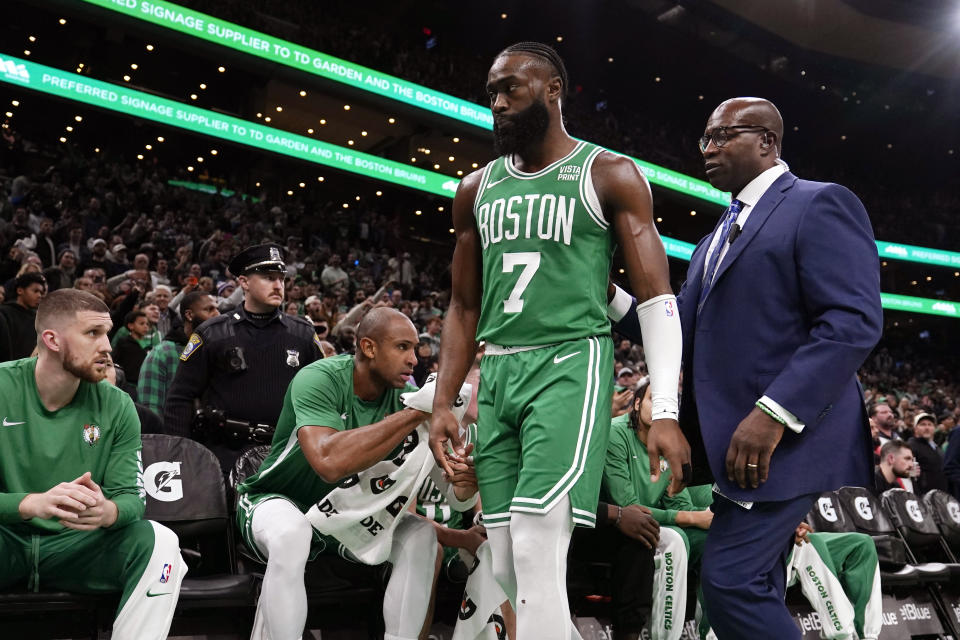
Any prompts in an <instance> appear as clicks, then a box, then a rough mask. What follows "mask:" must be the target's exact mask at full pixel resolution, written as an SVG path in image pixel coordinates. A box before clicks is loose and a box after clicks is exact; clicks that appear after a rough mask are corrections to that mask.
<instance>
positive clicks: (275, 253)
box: [270, 247, 280, 262]
mask: <svg viewBox="0 0 960 640" xmlns="http://www.w3.org/2000/svg"><path fill="white" fill-rule="evenodd" d="M270 259H271V260H274V261H276V262H280V249H278V248H276V247H270Z"/></svg>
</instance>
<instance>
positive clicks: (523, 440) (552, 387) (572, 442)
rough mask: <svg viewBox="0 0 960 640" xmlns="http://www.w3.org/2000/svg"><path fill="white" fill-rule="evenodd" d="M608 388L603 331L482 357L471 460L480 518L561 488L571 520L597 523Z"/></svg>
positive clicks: (536, 507) (487, 521)
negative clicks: (475, 433) (474, 445)
mask: <svg viewBox="0 0 960 640" xmlns="http://www.w3.org/2000/svg"><path fill="white" fill-rule="evenodd" d="M612 396H613V343H612V341H611V339H610V337H609V336H594V337H590V338H581V339H578V340H570V341H567V342H562V343H560V344H556V345H551V346H547V347H541V348H537V349H531V350H527V351H519V352H516V353H509V354H506V355H489V354H488V355H485V356H484V357H483V360H482V362H481V366H480V393H479V396H478V405H479V414H480V415H479V419H478V421H477V447H476V451H475V452H474V461H475V464H476V472H477V481H478V483H479V485H480V498H481V500H482V501H483V523H484V525H485V526H487V527H498V526H505V525H507V524H509V522H510V514H511V512H517V511H521V512H530V513H546V512H547V511H549V510H550V509H551V508H552V507H553V506H554V505H555V504H556V503H557V502H558V501H559V500H560V499H561V498H563V496H564V495H567V494H569V496H570V505H571V508H572V514H571V515H572V518H573V522H574V523H575V524H576V525H578V526H585V527H593V526H594V525H595V524H596V510H597V497H598V495H599V492H600V479H601V477H602V475H603V463H604V458H605V456H606V450H607V440H608V437H609V430H610V404H611V398H612Z"/></svg>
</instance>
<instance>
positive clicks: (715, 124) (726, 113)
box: [701, 98, 783, 197]
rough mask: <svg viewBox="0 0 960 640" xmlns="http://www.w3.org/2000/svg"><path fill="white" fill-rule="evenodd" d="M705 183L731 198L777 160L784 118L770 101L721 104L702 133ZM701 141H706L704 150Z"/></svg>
mask: <svg viewBox="0 0 960 640" xmlns="http://www.w3.org/2000/svg"><path fill="white" fill-rule="evenodd" d="M703 134H704V137H703V138H702V141H701V153H702V154H703V160H704V169H705V171H706V174H707V179H708V180H709V181H710V184H712V185H713V186H714V187H716V188H717V189H720V190H721V191H729V192H731V193H732V194H733V195H734V197H736V196H737V194H739V193H740V191H741V190H742V189H743V188H744V187H745V186H746V185H747V184H748V183H749V182H750V181H751V180H753V179H754V178H756V177H757V176H758V175H760V174H761V173H763V172H764V171H766V170H767V169H769V168H771V167H773V166H775V165H776V164H777V161H778V160H779V158H780V144H781V138H782V137H783V118H781V117H780V112H779V111H778V110H777V108H776V107H775V106H774V104H773V103H772V102H770V101H769V100H764V99H763V98H732V99H730V100H726V101H724V102H721V103H720V105H719V106H717V108H716V109H714V110H713V113H712V114H710V118H709V119H708V120H707V126H706V127H705V128H704V130H703ZM703 141H708V143H707V144H706V145H705V146H704V144H703Z"/></svg>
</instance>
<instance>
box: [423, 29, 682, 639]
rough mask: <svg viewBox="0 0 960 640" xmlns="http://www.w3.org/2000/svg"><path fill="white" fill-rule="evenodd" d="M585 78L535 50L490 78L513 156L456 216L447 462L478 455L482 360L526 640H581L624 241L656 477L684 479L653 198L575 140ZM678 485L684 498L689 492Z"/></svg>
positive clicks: (618, 165)
mask: <svg viewBox="0 0 960 640" xmlns="http://www.w3.org/2000/svg"><path fill="white" fill-rule="evenodd" d="M566 88H567V74H566V70H565V68H564V65H563V62H562V60H561V59H560V57H559V56H558V55H557V53H556V52H555V51H554V50H553V49H551V48H550V47H547V46H545V45H541V44H538V43H529V42H523V43H518V44H515V45H513V46H511V47H508V48H507V49H505V50H504V51H502V52H501V53H500V54H499V55H498V56H497V57H496V59H495V60H494V62H493V66H492V67H491V68H490V71H489V73H488V76H487V91H488V94H489V96H490V105H491V109H492V111H493V121H494V139H495V143H496V148H497V152H498V154H499V155H500V157H499V158H497V159H496V160H494V161H493V162H491V163H490V164H489V165H487V166H486V167H485V168H484V169H483V170H481V171H476V172H474V173H473V174H471V175H469V176H467V177H466V178H465V179H464V180H463V182H461V183H460V186H459V188H458V191H457V195H456V197H455V199H454V204H453V224H454V228H455V233H456V239H457V241H456V248H455V250H454V255H453V265H452V269H451V271H452V273H453V293H452V297H451V301H450V307H449V311H448V313H447V317H446V321H445V324H444V328H443V342H442V344H441V353H440V372H439V379H438V383H437V389H436V394H435V397H434V413H433V420H432V425H431V438H430V439H431V447H432V449H433V453H434V456H435V457H436V458H437V461H438V463H440V464H441V466H445V467H446V466H447V465H448V464H449V460H456V459H458V458H459V457H461V456H462V455H464V450H463V448H462V442H461V436H460V427H459V425H458V424H457V423H456V420H455V418H454V416H453V414H452V412H451V411H450V408H451V403H452V402H453V401H454V400H455V398H456V393H457V390H458V389H459V388H460V384H461V382H462V381H463V378H464V376H465V375H466V373H467V371H468V369H469V368H470V365H471V363H472V362H473V356H474V353H475V350H476V345H477V342H478V341H480V340H483V341H486V352H485V355H484V359H483V366H482V368H481V380H480V396H479V419H478V441H477V447H476V450H475V459H476V474H477V480H478V483H479V485H480V495H481V499H482V502H483V509H484V524H485V526H486V527H487V532H488V536H489V540H490V545H491V550H492V552H493V558H494V573H495V575H496V577H497V580H498V581H499V582H500V584H501V585H502V586H503V588H504V591H505V592H506V594H507V596H508V597H509V598H510V599H511V601H512V603H513V604H514V608H515V609H516V612H517V636H518V638H519V640H532V639H533V638H551V639H558V640H565V639H568V638H570V637H571V634H572V633H573V626H572V624H571V623H570V614H569V610H568V605H567V596H566V587H565V575H566V555H567V546H568V545H569V541H570V534H571V532H572V528H573V526H574V525H581V526H588V527H592V526H593V525H594V522H595V512H596V506H597V496H598V493H599V487H600V478H601V475H602V470H603V460H604V455H605V452H606V446H607V429H608V425H609V422H610V398H611V396H612V393H613V389H612V383H613V381H612V374H611V372H612V370H613V354H612V352H613V347H612V344H611V339H610V323H609V321H608V320H607V317H606V314H607V300H606V291H607V279H608V276H609V272H610V265H611V257H612V253H613V250H614V245H615V244H616V243H617V242H619V245H620V247H621V251H622V252H623V258H624V262H625V264H626V268H627V272H628V276H629V279H630V283H631V286H632V289H633V293H634V294H635V295H636V298H637V300H639V301H640V304H639V305H638V306H637V310H636V312H637V314H638V317H639V322H640V325H641V328H642V331H643V335H644V337H645V338H646V339H645V340H644V348H645V353H646V359H647V367H648V370H649V372H650V376H651V386H652V393H653V426H652V428H651V439H650V441H651V443H652V444H651V445H650V450H649V452H650V460H651V467H650V471H651V474H652V475H654V476H657V477H659V472H660V471H659V470H660V465H659V457H660V455H663V456H664V457H665V458H666V459H667V461H668V462H669V464H670V465H671V467H673V468H674V469H677V470H680V469H682V468H683V465H689V462H690V450H689V447H688V446H687V444H686V441H685V440H684V438H683V435H682V434H681V432H680V428H679V426H678V425H677V421H676V418H677V402H678V401H677V384H678V379H679V372H680V355H681V336H680V323H679V319H678V317H677V312H676V299H675V298H674V296H673V293H672V292H671V290H670V282H669V270H668V267H667V260H666V255H665V253H664V250H663V244H662V243H661V241H660V237H659V235H658V233H657V230H656V227H655V226H654V223H653V213H652V198H651V195H650V187H649V185H648V184H647V181H646V179H645V178H644V177H643V175H642V173H640V171H639V169H638V168H637V166H636V164H635V163H634V162H632V161H631V160H630V159H628V158H625V157H622V156H618V155H616V154H613V153H609V152H606V151H604V150H602V149H600V148H599V147H596V146H595V145H591V144H588V143H584V142H579V141H577V140H575V139H573V138H571V137H570V136H569V135H567V133H566V131H565V130H564V126H563V118H562V115H561V104H562V101H563V95H564V91H565V89H566ZM683 475H684V474H682V473H675V474H674V477H675V478H676V479H675V481H674V482H673V490H674V491H676V490H679V488H680V487H681V486H682V480H683Z"/></svg>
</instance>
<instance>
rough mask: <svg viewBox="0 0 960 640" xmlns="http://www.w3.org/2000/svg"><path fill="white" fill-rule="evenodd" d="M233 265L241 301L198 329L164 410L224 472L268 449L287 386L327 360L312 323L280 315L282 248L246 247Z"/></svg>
mask: <svg viewBox="0 0 960 640" xmlns="http://www.w3.org/2000/svg"><path fill="white" fill-rule="evenodd" d="M229 268H230V272H231V273H232V274H234V275H235V276H237V281H238V282H239V284H240V286H241V287H242V288H243V292H244V301H243V304H242V305H241V306H239V307H237V308H236V309H234V310H232V311H228V312H226V313H224V314H223V315H221V316H219V317H216V318H211V319H210V320H208V321H206V322H204V323H203V324H201V325H200V326H199V327H197V328H196V329H195V330H194V333H193V335H191V336H190V339H189V341H188V342H187V346H186V347H185V348H184V350H183V353H182V354H181V355H180V366H179V367H178V368H177V373H176V376H175V377H174V380H173V384H172V386H171V388H170V391H169V392H168V394H167V401H166V406H165V409H164V430H165V431H166V432H167V433H169V434H173V435H178V436H187V437H193V438H194V439H196V440H200V441H202V442H204V444H206V445H207V446H208V447H209V448H210V449H211V450H212V451H213V452H214V453H215V454H216V455H217V458H219V460H220V466H221V468H222V469H223V471H224V473H225V474H226V473H227V472H228V471H229V469H230V468H232V466H233V464H234V462H235V461H236V459H237V458H238V457H239V456H240V454H241V453H242V452H243V451H244V450H245V449H247V448H248V447H250V446H252V445H256V444H269V442H270V441H271V439H272V430H273V428H274V427H275V426H276V424H277V419H278V418H279V416H280V409H281V406H282V404H283V397H284V395H285V394H286V391H287V385H289V384H290V381H291V380H293V376H294V375H296V373H297V372H298V371H299V370H300V369H301V368H303V367H305V366H307V365H308V364H310V363H311V362H314V361H315V360H319V359H321V358H322V357H323V353H322V352H321V350H320V341H319V339H318V338H317V334H316V332H315V331H314V329H313V325H311V324H310V322H308V321H307V320H305V319H303V318H297V317H293V316H288V315H286V314H284V313H281V311H280V307H281V305H282V304H283V288H284V284H283V278H284V275H285V273H286V265H285V264H284V256H283V250H282V249H281V248H280V247H279V246H278V245H275V244H261V245H256V246H252V247H249V248H247V249H245V250H243V251H241V252H240V253H239V254H237V256H236V257H234V258H233V260H232V261H231V262H230V267H229ZM197 398H199V399H200V411H201V413H200V420H196V419H195V418H196V417H197V412H196V410H195V408H194V400H195V399H197Z"/></svg>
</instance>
